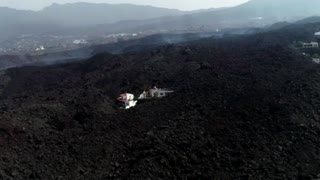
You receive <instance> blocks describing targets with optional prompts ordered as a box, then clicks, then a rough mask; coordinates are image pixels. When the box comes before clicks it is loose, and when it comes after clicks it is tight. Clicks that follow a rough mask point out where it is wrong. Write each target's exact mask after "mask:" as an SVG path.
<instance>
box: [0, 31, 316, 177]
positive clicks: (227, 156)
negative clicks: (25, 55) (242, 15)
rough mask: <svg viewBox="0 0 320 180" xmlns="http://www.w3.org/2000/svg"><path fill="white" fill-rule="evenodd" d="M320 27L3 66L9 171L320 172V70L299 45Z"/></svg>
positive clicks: (2, 165) (0, 146) (4, 161)
mask: <svg viewBox="0 0 320 180" xmlns="http://www.w3.org/2000/svg"><path fill="white" fill-rule="evenodd" d="M318 26H319V25H309V28H310V30H306V31H299V28H298V27H295V26H293V27H287V28H285V29H281V30H277V31H274V32H266V33H259V34H255V35H246V36H233V37H226V38H223V39H214V38H208V39H204V40H197V41H192V42H185V43H180V44H175V45H164V46H161V47H156V48H155V49H147V50H145V51H133V52H127V53H123V54H114V55H112V54H108V53H101V54H98V55H95V56H93V57H92V58H90V59H88V60H86V61H80V62H73V63H67V64H60V65H51V66H45V67H36V66H28V67H22V68H14V69H8V70H6V71H3V72H1V74H0V80H1V81H0V93H1V95H0V152H1V153H0V159H1V161H0V178H1V179H239V180H247V179H248V180H250V179H279V180H280V179H281V180H283V179H301V180H305V179H317V178H320V161H319V160H320V151H319V150H320V139H319V135H320V122H319V121H320V119H319V117H320V116H319V115H320V114H319V113H320V112H319V106H320V101H319V97H320V92H319V89H320V78H319V76H320V66H319V65H318V64H314V63H312V62H311V61H310V60H309V59H307V58H306V57H305V56H303V55H301V52H299V51H298V50H297V49H295V48H292V47H291V44H290V43H291V42H292V41H293V40H295V39H297V40H299V38H303V37H304V38H308V37H309V38H311V36H310V35H309V32H311V31H313V30H315V28H317V27H318ZM303 27H304V28H307V27H306V25H303ZM296 31H299V32H301V33H300V34H296V33H293V32H296ZM141 48H142V49H143V48H144V47H141ZM152 85H157V86H159V87H170V88H172V89H174V90H175V93H174V94H171V96H168V97H166V98H163V99H160V100H150V101H144V102H142V101H139V102H138V105H137V106H136V107H134V108H132V109H130V110H127V111H125V110H120V109H119V105H118V104H117V102H116V98H117V96H118V95H119V94H120V93H122V92H131V93H134V94H135V95H138V94H139V93H141V92H142V91H143V89H144V88H147V87H150V86H152Z"/></svg>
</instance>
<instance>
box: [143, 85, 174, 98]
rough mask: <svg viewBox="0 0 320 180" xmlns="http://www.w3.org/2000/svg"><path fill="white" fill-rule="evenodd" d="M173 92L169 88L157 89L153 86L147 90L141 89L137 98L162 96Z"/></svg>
mask: <svg viewBox="0 0 320 180" xmlns="http://www.w3.org/2000/svg"><path fill="white" fill-rule="evenodd" d="M173 92H174V91H173V90H171V89H158V88H157V87H154V88H152V89H149V90H148V91H143V93H142V94H141V95H140V96H139V99H149V98H162V97H165V96H167V95H168V94H170V93H173Z"/></svg>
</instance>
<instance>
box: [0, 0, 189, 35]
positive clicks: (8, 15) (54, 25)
mask: <svg viewBox="0 0 320 180" xmlns="http://www.w3.org/2000/svg"><path fill="white" fill-rule="evenodd" d="M183 13H184V12H182V11H179V10H174V9H165V8H157V7H152V6H139V5H131V4H116V5H114V4H93V3H74V4H65V5H60V4H53V5H51V6H49V7H47V8H45V9H43V10H41V11H25V10H15V9H11V8H5V7H0V22H1V29H0V41H1V40H3V39H6V38H8V37H10V36H14V35H21V34H28V33H32V34H37V33H46V32H48V31H50V32H52V31H58V30H62V29H69V28H77V27H88V26H93V25H98V24H106V23H113V22H117V21H123V20H145V19H149V18H158V17H162V16H173V15H181V14H183Z"/></svg>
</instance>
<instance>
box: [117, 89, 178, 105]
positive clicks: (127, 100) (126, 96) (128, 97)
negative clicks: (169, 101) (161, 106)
mask: <svg viewBox="0 0 320 180" xmlns="http://www.w3.org/2000/svg"><path fill="white" fill-rule="evenodd" d="M173 92H174V91H173V90H171V89H158V88H157V87H154V88H151V89H149V90H145V91H143V92H142V94H140V96H139V98H138V100H145V99H156V98H163V97H166V96H167V95H169V94H171V93H173ZM117 99H118V101H120V102H121V104H122V107H121V108H123V109H130V108H132V107H134V106H136V105H137V102H138V100H136V99H135V98H134V95H133V94H130V93H123V94H120V96H119V97H118V98H117Z"/></svg>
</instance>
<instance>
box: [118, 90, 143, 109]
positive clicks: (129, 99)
mask: <svg viewBox="0 0 320 180" xmlns="http://www.w3.org/2000/svg"><path fill="white" fill-rule="evenodd" d="M117 99H118V101H120V102H122V103H123V108H124V109H130V108H132V107H134V106H136V105H137V102H138V101H135V100H134V95H133V94H129V93H124V94H120V96H119V97H118V98H117Z"/></svg>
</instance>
